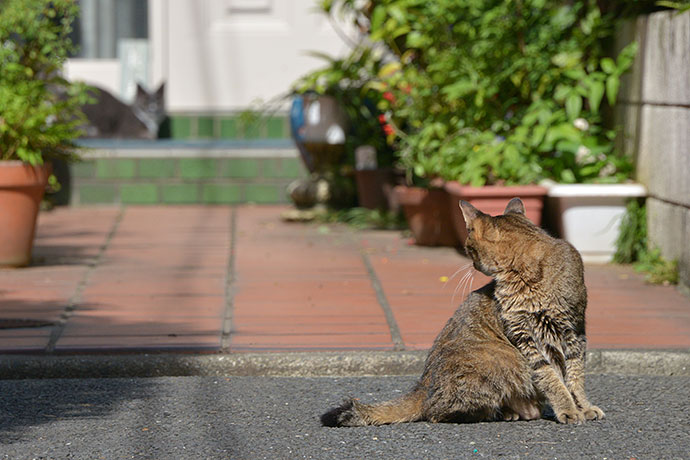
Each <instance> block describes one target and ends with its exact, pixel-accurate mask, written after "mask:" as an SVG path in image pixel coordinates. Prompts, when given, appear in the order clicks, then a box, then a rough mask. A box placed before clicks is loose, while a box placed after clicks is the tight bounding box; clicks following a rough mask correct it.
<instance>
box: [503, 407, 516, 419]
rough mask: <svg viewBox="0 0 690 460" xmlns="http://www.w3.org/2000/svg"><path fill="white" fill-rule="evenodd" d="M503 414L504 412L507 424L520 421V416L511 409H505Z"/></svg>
mask: <svg viewBox="0 0 690 460" xmlns="http://www.w3.org/2000/svg"><path fill="white" fill-rule="evenodd" d="M501 412H503V420H505V421H506V422H515V421H517V420H520V414H518V413H517V412H515V411H513V410H512V409H511V408H509V407H505V408H503V409H502V410H501Z"/></svg>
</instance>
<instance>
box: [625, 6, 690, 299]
mask: <svg viewBox="0 0 690 460" xmlns="http://www.w3.org/2000/svg"><path fill="white" fill-rule="evenodd" d="M631 40H635V41H637V43H638V44H639V51H638V55H637V58H636V60H635V64H634V66H633V69H632V72H630V73H629V74H627V75H626V76H625V77H624V79H623V82H622V86H621V96H620V99H619V104H618V106H617V108H616V122H617V124H618V125H619V126H620V127H621V128H622V135H621V136H619V139H618V147H619V148H621V149H622V150H623V151H624V152H626V153H627V154H629V155H632V156H633V157H634V158H635V159H636V164H637V180H638V181H639V182H641V183H643V184H645V185H646V186H647V190H648V193H649V196H648V198H647V213H648V232H649V242H650V244H651V245H652V246H655V247H658V248H659V249H661V252H662V254H663V256H664V257H665V258H667V259H678V264H679V272H680V285H681V286H680V287H681V289H682V290H684V291H685V292H686V293H690V11H688V12H685V13H682V14H679V13H678V12H675V11H663V12H659V13H654V14H652V15H649V16H646V17H640V18H637V19H636V20H634V21H630V22H628V23H626V24H625V25H624V26H623V27H622V29H621V30H620V31H619V34H618V43H617V47H618V48H621V47H622V46H624V45H625V44H626V43H629V42H630V41H631Z"/></svg>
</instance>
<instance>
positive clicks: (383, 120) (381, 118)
mask: <svg viewBox="0 0 690 460" xmlns="http://www.w3.org/2000/svg"><path fill="white" fill-rule="evenodd" d="M386 121H387V120H386V114H385V113H382V114H381V115H379V123H381V124H382V125H385V124H386Z"/></svg>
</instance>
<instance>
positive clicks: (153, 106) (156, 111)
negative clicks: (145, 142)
mask: <svg viewBox="0 0 690 460" xmlns="http://www.w3.org/2000/svg"><path fill="white" fill-rule="evenodd" d="M90 96H92V97H93V98H94V99H95V102H94V103H92V104H86V105H84V106H82V111H83V112H84V115H86V118H87V120H88V124H87V125H86V126H84V132H85V135H84V137H88V138H112V139H156V138H157V137H158V129H159V127H160V125H161V123H162V122H163V120H164V119H165V83H163V84H161V85H160V87H159V88H158V90H156V91H155V92H153V93H149V92H148V91H146V90H145V89H144V88H142V86H141V85H139V84H137V92H136V96H135V97H134V102H133V103H132V105H127V104H125V103H124V102H122V101H120V100H119V99H118V98H116V97H115V96H113V95H112V94H110V93H109V92H108V91H106V90H104V89H101V88H94V90H93V91H92V92H90Z"/></svg>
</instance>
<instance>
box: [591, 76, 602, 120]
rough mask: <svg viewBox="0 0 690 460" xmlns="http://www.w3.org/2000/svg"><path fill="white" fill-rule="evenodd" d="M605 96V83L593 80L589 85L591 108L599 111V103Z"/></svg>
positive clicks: (595, 111) (596, 111) (594, 111)
mask: <svg viewBox="0 0 690 460" xmlns="http://www.w3.org/2000/svg"><path fill="white" fill-rule="evenodd" d="M603 97H604V84H603V83H602V82H600V81H595V82H592V83H591V85H590V87H589V97H588V100H589V108H590V110H592V112H593V113H595V114H596V113H599V105H600V104H601V99H602V98H603Z"/></svg>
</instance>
